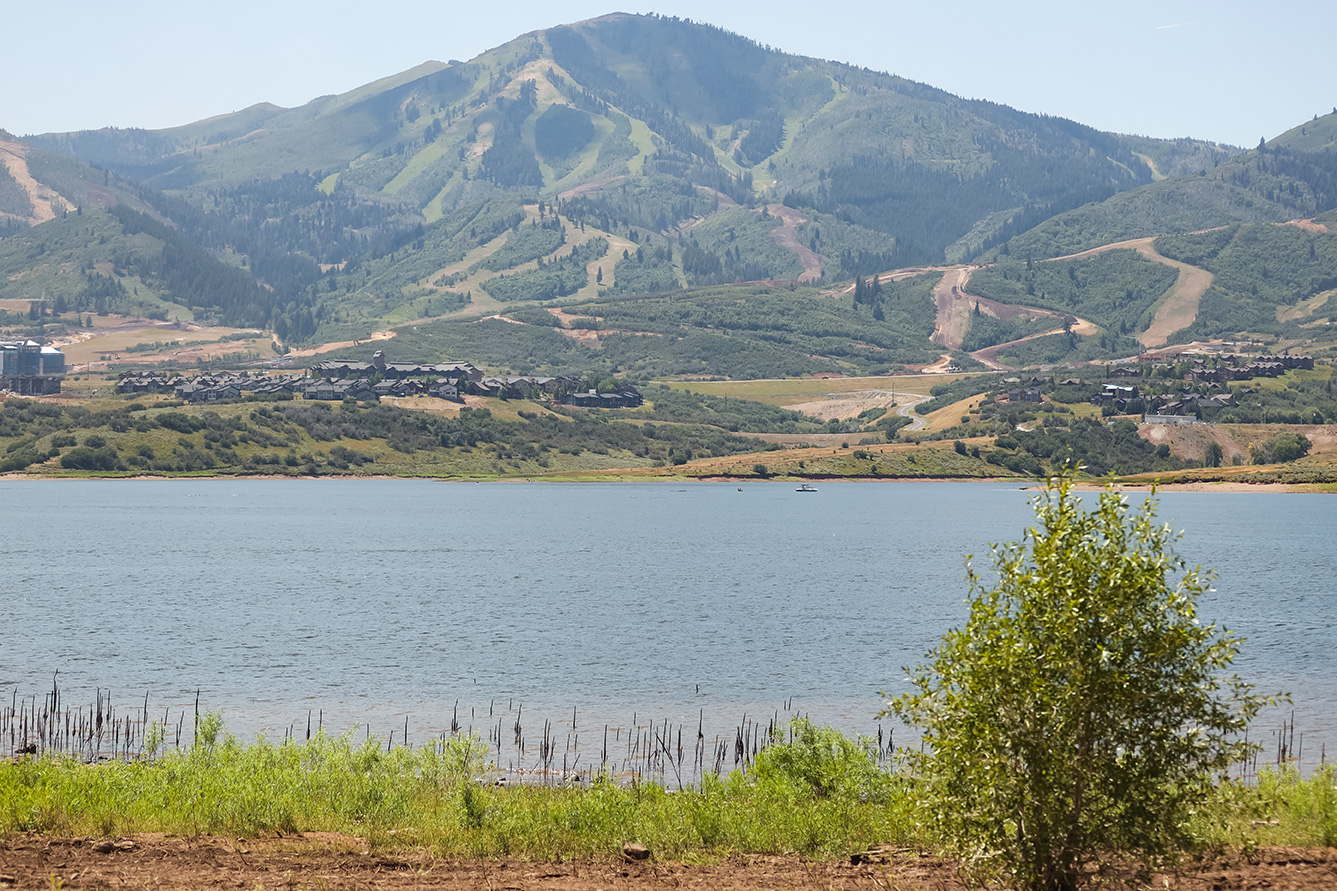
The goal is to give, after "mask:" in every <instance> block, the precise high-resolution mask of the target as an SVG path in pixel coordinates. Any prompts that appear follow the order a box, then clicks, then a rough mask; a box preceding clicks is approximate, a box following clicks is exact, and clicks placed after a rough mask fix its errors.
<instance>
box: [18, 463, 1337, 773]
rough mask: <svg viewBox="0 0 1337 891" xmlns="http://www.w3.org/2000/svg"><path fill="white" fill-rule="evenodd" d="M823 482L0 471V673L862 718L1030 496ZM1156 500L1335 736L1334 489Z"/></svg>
mask: <svg viewBox="0 0 1337 891" xmlns="http://www.w3.org/2000/svg"><path fill="white" fill-rule="evenodd" d="M819 488H820V491H819V492H818V493H817V494H813V495H802V494H798V493H796V492H795V491H794V485H793V484H788V483H779V482H775V483H743V484H741V491H740V484H732V483H728V484H725V483H720V484H714V483H693V484H687V485H675V484H665V483H654V484H621V483H602V484H572V483H561V484H545V483H492V484H482V485H479V484H473V483H442V482H428V481H398V480H375V481H275V480H254V481H232V480H207V481H206V480H200V481H68V482H56V481H44V482H27V481H20V482H3V483H0V499H2V500H0V503H3V505H4V508H5V513H6V515H7V517H8V522H7V523H6V526H7V529H6V535H5V562H6V568H7V572H6V576H7V584H6V594H5V595H4V600H5V604H6V605H5V608H4V611H3V624H4V626H5V632H4V635H3V638H2V639H0V693H3V694H10V695H6V696H5V699H6V700H8V699H10V698H11V697H12V696H13V695H17V696H18V697H20V698H21V697H23V696H28V695H32V694H37V696H38V700H39V702H40V698H41V694H42V692H43V691H45V690H48V689H50V687H51V679H52V677H53V675H54V673H55V672H57V671H59V683H60V686H61V688H62V689H63V690H64V692H65V701H66V702H67V703H70V702H81V701H82V702H91V701H92V699H93V698H94V692H93V691H94V689H95V688H97V687H101V688H104V689H105V688H111V690H112V695H113V698H114V700H115V701H116V702H117V703H118V704H121V705H124V706H127V707H129V706H133V705H135V704H136V703H138V704H142V701H143V699H144V697H145V695H146V694H147V695H148V696H149V699H150V711H151V712H153V711H155V710H156V711H157V712H162V711H163V710H164V709H166V710H168V711H169V712H170V713H172V714H175V713H177V712H178V711H179V710H180V709H182V708H190V707H193V706H192V703H193V700H194V696H195V691H196V690H197V689H198V690H199V691H200V696H201V701H202V703H203V705H204V707H206V708H211V709H219V710H222V712H223V713H224V716H225V719H226V721H227V724H228V726H229V728H230V729H231V730H233V731H235V732H238V733H239V734H243V735H247V734H252V733H254V732H256V731H262V730H266V731H268V732H269V733H271V734H273V733H281V732H283V731H285V730H286V729H287V728H288V727H289V726H291V725H296V726H297V727H298V728H304V726H305V721H306V716H307V714H308V711H313V712H316V713H317V714H320V713H322V712H323V720H324V724H325V726H326V727H328V728H334V729H339V730H341V729H344V728H347V727H351V726H354V725H363V726H369V727H370V728H371V729H372V731H373V732H375V733H378V734H379V735H381V736H382V737H384V736H385V734H386V733H387V732H388V731H389V730H391V729H396V728H400V729H401V732H402V725H403V722H404V718H405V716H408V717H409V718H410V721H411V726H410V739H415V738H423V737H426V736H428V735H431V734H437V733H440V732H441V731H442V730H444V729H445V728H447V727H448V726H449V724H450V721H451V719H452V715H458V717H459V721H460V724H461V725H462V726H465V727H474V728H486V727H489V726H490V727H493V728H494V729H495V728H496V726H497V725H498V724H499V722H500V721H501V720H502V717H501V716H506V717H505V721H506V724H507V727H509V726H510V722H511V721H512V720H513V719H514V718H515V716H516V710H517V709H523V714H525V715H527V716H529V717H526V718H525V722H526V723H527V724H530V722H533V721H538V722H539V723H540V724H541V722H542V720H543V719H544V718H545V717H546V718H551V719H553V720H554V721H556V720H559V719H560V720H562V721H564V722H565V724H566V726H567V729H570V725H571V722H572V719H573V712H574V718H575V721H576V724H577V726H578V728H590V727H596V726H600V725H602V724H604V723H608V722H612V723H614V724H621V725H629V724H630V723H631V721H632V717H633V715H635V717H636V721H637V722H644V721H645V720H646V719H647V716H649V718H651V719H658V718H661V717H662V718H664V719H668V720H671V721H674V722H682V723H690V724H691V726H692V728H693V729H695V727H696V724H697V722H698V720H703V721H704V722H705V724H706V725H707V730H709V729H710V726H711V724H712V722H714V724H715V726H716V727H717V728H718V729H722V730H731V728H732V727H733V726H734V725H736V724H737V723H738V722H739V721H740V720H741V718H742V716H743V715H744V714H746V715H749V716H760V717H761V719H762V720H765V719H767V718H768V717H770V716H773V715H775V714H776V713H780V714H781V715H782V716H783V714H784V713H785V712H787V711H790V710H792V711H793V712H797V713H806V714H810V715H812V716H813V717H814V718H816V719H818V720H820V721H823V722H829V723H834V724H837V725H838V726H841V727H843V728H846V729H848V730H854V731H861V732H868V731H872V730H874V729H875V728H876V721H875V719H874V715H875V713H876V712H877V710H878V708H879V707H880V704H881V702H882V699H881V697H880V696H879V691H881V690H887V691H890V692H895V691H898V690H900V689H902V687H901V678H902V674H903V673H902V671H901V667H902V666H906V665H911V664H914V663H916V662H917V661H919V659H920V657H921V656H922V655H923V654H924V653H925V651H926V650H928V649H929V648H930V647H932V646H933V645H934V643H935V642H936V641H937V639H938V637H939V636H940V635H941V634H942V632H943V631H945V630H947V629H948V628H949V627H952V626H955V625H959V624H960V623H961V622H962V621H963V620H964V618H965V603H964V598H965V595H966V585H965V580H964V568H963V559H964V556H965V555H966V554H970V553H973V554H975V555H977V560H976V563H977V566H979V567H981V568H986V567H987V566H988V555H989V544H990V542H994V541H1009V540H1015V539H1017V538H1019V537H1020V535H1021V533H1022V532H1023V530H1024V529H1025V527H1026V526H1027V525H1028V524H1029V522H1030V519H1031V516H1032V512H1031V508H1030V505H1029V499H1030V498H1031V497H1032V495H1031V493H1029V492H1026V491H1022V490H1021V489H1020V488H1018V487H1011V486H1004V485H997V484H987V483H955V484H954V483H895V484H874V483H822V484H821V485H820V486H819ZM1133 497H1134V499H1135V500H1136V499H1139V498H1140V497H1141V496H1133ZM1160 505H1161V509H1160V515H1161V517H1162V518H1163V519H1164V520H1166V521H1167V522H1169V523H1171V524H1172V525H1173V526H1174V527H1175V528H1180V529H1184V530H1186V534H1185V537H1184V538H1183V539H1182V540H1181V542H1180V543H1179V551H1180V553H1181V554H1182V556H1183V557H1184V558H1185V559H1186V560H1187V561H1188V562H1189V563H1190V564H1199V565H1202V566H1207V567H1214V568H1215V569H1216V571H1217V582H1216V586H1215V587H1216V590H1215V591H1214V592H1213V593H1211V594H1210V595H1208V596H1207V597H1206V598H1204V600H1203V601H1202V603H1201V610H1200V611H1201V614H1202V615H1203V617H1204V619H1207V620H1212V621H1218V622H1221V623H1223V624H1225V625H1226V626H1228V627H1230V628H1231V629H1233V630H1235V631H1237V632H1239V633H1241V634H1243V635H1245V636H1246V637H1248V642H1247V643H1246V644H1245V647H1244V651H1243V653H1242V655H1241V657H1240V658H1239V659H1238V660H1237V661H1236V668H1237V669H1238V671H1239V673H1240V674H1241V675H1242V676H1244V677H1245V678H1246V679H1249V680H1251V681H1253V682H1255V683H1256V684H1257V685H1258V686H1259V687H1260V688H1261V689H1263V690H1269V691H1271V690H1287V691H1290V692H1291V693H1292V694H1293V696H1294V700H1295V712H1296V722H1297V728H1298V733H1302V734H1305V735H1306V738H1307V739H1308V740H1309V741H1307V742H1306V743H1305V747H1306V752H1305V754H1306V760H1309V758H1308V756H1309V755H1311V754H1313V755H1314V756H1315V757H1316V756H1317V754H1318V752H1319V751H1321V748H1320V747H1321V746H1323V745H1326V744H1327V743H1333V744H1337V646H1335V644H1337V637H1335V636H1334V633H1333V624H1332V612H1333V608H1334V605H1335V604H1337V591H1335V590H1334V589H1335V588H1337V583H1334V572H1333V570H1334V567H1335V566H1337V556H1335V555H1334V550H1333V532H1334V530H1337V499H1335V498H1331V497H1324V496H1311V495H1282V494H1271V493H1257V494H1253V493H1251V494H1216V493H1210V494H1208V493H1169V494H1163V495H1161V496H1160ZM457 703H458V706H457ZM8 704H9V703H8V702H6V705H8ZM1287 714H1288V715H1289V711H1288V712H1287ZM702 716H704V717H702ZM1273 717H1274V718H1275V716H1273ZM888 723H889V722H888ZM531 726H533V725H532V724H531Z"/></svg>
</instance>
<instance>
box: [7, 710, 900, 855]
mask: <svg viewBox="0 0 1337 891" xmlns="http://www.w3.org/2000/svg"><path fill="white" fill-rule="evenodd" d="M202 726H206V727H207V730H206V732H205V733H203V734H201V736H202V738H203V739H204V741H203V742H201V743H200V744H198V745H195V746H193V747H191V748H188V749H185V750H169V751H167V752H166V753H163V754H161V755H160V756H159V757H156V758H143V759H139V760H134V761H131V762H129V763H126V762H120V761H113V762H106V763H102V764H95V765H89V764H83V763H81V762H78V761H75V760H73V759H69V758H66V757H62V756H46V757H42V758H35V759H30V760H22V761H17V762H8V763H4V764H0V834H3V833H8V832H40V833H51V834H59V835H85V836H86V835H92V836H105V835H128V834H132V833H138V832H167V833H171V834H177V835H183V836H187V837H190V836H198V835H231V836H255V835H259V834H266V833H272V832H280V833H293V832H311V831H332V832H348V833H355V834H359V835H365V836H366V837H367V838H368V840H369V841H370V842H371V843H372V844H376V845H384V846H390V845H400V846H402V845H412V846H427V847H430V848H433V849H435V850H436V851H437V852H438V853H439V854H441V855H443V856H470V857H516V858H521V859H545V860H555V859H564V858H570V857H586V858H605V859H606V858H611V857H616V856H618V855H619V854H620V852H621V848H622V845H623V844H624V843H626V842H628V841H639V842H641V843H643V844H645V845H647V846H649V847H650V849H651V850H653V851H654V852H655V854H656V856H658V857H661V858H666V859H675V860H683V859H700V858H707V857H713V856H720V855H725V854H729V853H732V852H769V853H799V854H806V855H810V856H821V857H835V856H843V855H847V854H849V853H850V852H852V851H857V850H864V849H866V848H867V847H869V846H871V845H873V844H879V843H885V842H887V841H895V840H904V839H908V838H909V835H910V832H911V829H912V826H913V820H912V802H913V796H911V795H909V794H906V787H907V784H908V782H909V781H908V780H905V779H902V778H898V777H895V776H893V775H891V774H889V773H887V772H885V771H884V770H882V769H881V768H880V767H878V765H877V763H876V760H875V757H874V754H873V753H872V751H871V750H870V749H869V748H868V747H866V746H865V745H864V744H863V743H860V742H856V741H854V740H850V739H847V738H845V737H843V736H841V735H840V734H839V733H837V732H836V731H833V730H829V729H822V728H817V727H814V726H813V725H811V724H810V723H808V722H805V721H797V722H796V723H795V725H794V728H793V730H794V733H793V735H792V741H791V742H775V743H773V744H772V745H770V746H767V747H766V748H765V749H763V750H762V752H761V753H760V754H759V755H758V756H757V757H756V759H755V761H754V762H753V764H752V767H751V770H750V771H749V772H748V773H747V774H744V773H743V772H741V771H735V772H733V773H730V774H728V775H726V776H715V775H709V774H708V775H707V776H706V778H705V780H704V781H703V782H702V783H701V784H700V785H698V786H695V787H690V788H687V789H684V790H682V791H681V792H679V793H677V794H673V793H670V792H669V791H667V790H666V789H665V788H664V787H663V786H662V785H659V784H657V783H653V782H638V783H634V784H622V783H618V782H614V781H612V780H611V779H608V778H602V777H596V778H595V781H594V782H593V783H592V784H591V785H590V786H589V787H588V788H568V787H551V786H546V787H545V786H531V785H523V786H513V787H495V786H492V785H483V786H480V785H479V783H478V782H477V781H478V780H479V779H480V778H481V777H482V776H483V775H484V773H485V768H486V765H485V764H484V760H483V753H484V750H485V747H484V745H483V744H482V743H481V742H480V741H479V740H478V739H477V738H474V737H465V736H456V737H451V738H449V739H447V740H444V741H437V742H435V743H433V744H431V745H428V746H426V747H421V748H414V749H407V748H404V747H402V746H401V747H396V748H393V749H390V750H388V751H387V748H386V746H385V745H384V743H383V742H381V741H379V740H377V739H375V738H371V739H368V740H367V741H365V742H355V741H354V740H353V739H352V735H351V733H350V734H344V735H342V736H339V737H329V736H325V735H317V736H315V737H314V738H313V739H311V740H309V741H307V742H302V743H299V742H293V741H285V742H283V743H281V744H274V743H270V742H267V741H264V740H260V741H258V742H256V743H253V744H249V745H247V744H242V743H240V742H238V741H237V740H236V739H234V738H232V737H230V736H226V735H222V734H221V733H220V732H219V726H220V725H219V722H217V721H216V719H215V720H214V721H212V722H211V721H210V720H209V719H208V718H206V720H205V722H204V724H203V725H202Z"/></svg>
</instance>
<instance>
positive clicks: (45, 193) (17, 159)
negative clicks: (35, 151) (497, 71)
mask: <svg viewBox="0 0 1337 891" xmlns="http://www.w3.org/2000/svg"><path fill="white" fill-rule="evenodd" d="M0 167H4V168H5V169H6V170H8V171H9V175H10V176H12V177H13V178H14V181H15V182H16V183H18V184H19V188H20V189H22V190H23V191H24V192H26V193H27V195H28V200H29V201H30V202H31V203H32V213H31V214H30V215H29V216H28V217H27V218H26V219H23V218H21V217H13V216H12V215H11V214H0V216H6V217H11V218H12V219H23V221H24V222H27V223H31V224H32V225H34V226H35V225H37V224H38V223H45V222H47V221H48V220H54V219H55V218H56V214H57V213H63V212H64V211H67V210H73V209H74V205H73V204H72V203H71V202H69V201H67V200H65V198H64V196H62V195H60V194H59V193H57V192H56V191H55V190H53V189H51V188H49V187H47V186H46V185H44V184H43V183H39V182H38V181H37V180H35V179H33V176H32V174H31V173H29V172H28V147H27V146H26V145H24V144H22V143H19V142H9V141H8V140H4V141H0Z"/></svg>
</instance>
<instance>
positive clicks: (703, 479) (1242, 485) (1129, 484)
mask: <svg viewBox="0 0 1337 891" xmlns="http://www.w3.org/2000/svg"><path fill="white" fill-rule="evenodd" d="M634 470H639V468H636V469H634ZM187 480H191V481H214V482H224V481H226V482H240V481H249V480H259V481H280V480H305V481H310V482H333V481H346V482H348V481H375V480H405V481H417V482H432V483H990V484H993V485H997V484H1000V483H1005V484H1009V485H1015V486H1017V487H1019V488H1023V489H1037V490H1038V489H1042V488H1044V485H1045V483H1044V480H1040V479H1026V478H1023V477H943V476H924V477H909V476H902V477H888V476H878V477H873V476H780V475H777V476H773V477H769V478H765V479H761V478H758V477H755V476H730V475H727V474H715V475H710V476H670V475H661V476H652V475H646V474H641V473H634V472H633V473H632V474H626V473H622V472H618V471H606V472H603V473H602V474H600V475H591V476H589V477H583V476H582V477H580V478H573V477H572V476H569V475H554V476H552V477H541V476H540V477H532V476H514V477H478V478H470V477H446V476H401V475H394V474H358V475H352V474H350V475H346V476H345V475H325V476H301V475H291V476H290V475H287V474H245V475H241V474H239V475H228V474H213V475H208V476H185V475H182V476H162V475H155V474H135V475H126V476H114V475H106V476H100V475H87V476H74V475H70V476H64V475H62V476H54V475H38V474H24V473H5V474H0V483H8V482H27V481H32V482H81V481H82V482H87V481H93V482H176V481H187ZM1115 485H1116V487H1117V488H1119V489H1126V490H1130V491H1139V490H1145V491H1150V490H1151V489H1152V488H1153V487H1154V488H1155V490H1156V491H1157V492H1207V493H1211V492H1217V493H1223V494H1248V493H1250V492H1253V493H1274V494H1290V495H1332V494H1337V484H1331V483H1251V482H1243V481H1237V480H1221V481H1206V480H1194V481H1190V482H1156V481H1142V480H1116V481H1115ZM1104 487H1105V484H1104V482H1103V481H1101V480H1096V479H1090V480H1081V481H1078V482H1076V483H1074V485H1073V488H1074V489H1076V490H1078V491H1083V492H1096V491H1100V490H1101V489H1103V488H1104Z"/></svg>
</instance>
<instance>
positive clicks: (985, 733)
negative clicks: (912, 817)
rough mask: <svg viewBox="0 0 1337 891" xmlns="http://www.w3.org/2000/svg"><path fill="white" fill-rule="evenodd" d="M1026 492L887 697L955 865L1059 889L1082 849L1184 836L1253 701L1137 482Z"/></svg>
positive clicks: (1135, 848)
mask: <svg viewBox="0 0 1337 891" xmlns="http://www.w3.org/2000/svg"><path fill="white" fill-rule="evenodd" d="M1035 507H1036V516H1037V520H1038V521H1039V523H1038V526H1037V527H1036V528H1034V529H1031V530H1030V531H1029V532H1028V533H1027V535H1026V537H1025V539H1023V541H1022V542H1021V543H1014V544H1009V545H1004V546H1002V547H999V548H996V549H995V554H994V563H995V568H996V570H997V573H998V582H997V585H996V586H994V587H992V588H986V587H985V586H984V583H983V581H982V580H981V579H980V577H979V576H978V575H976V573H975V572H974V570H973V569H968V576H969V581H970V586H971V602H970V619H969V621H968V622H967V623H966V626H965V628H964V629H961V630H953V631H950V632H948V633H947V634H946V635H944V637H943V640H942V643H941V644H940V645H939V646H938V647H937V648H935V649H934V650H933V651H932V652H930V653H929V654H928V661H927V663H926V664H924V665H921V666H920V667H918V668H917V669H915V670H914V671H913V673H912V675H911V677H910V681H911V683H912V685H913V692H911V693H908V694H906V695H903V696H900V697H898V698H896V699H894V700H893V701H891V702H889V703H888V711H889V712H891V713H894V714H896V715H898V716H900V717H901V718H902V719H903V720H905V721H907V722H908V723H911V724H915V725H918V726H919V727H921V728H922V730H923V738H924V741H925V743H926V746H925V754H923V755H922V756H921V757H920V759H919V764H918V767H919V769H920V770H921V772H922V775H923V776H924V778H925V779H926V781H927V789H928V794H929V795H930V797H931V799H932V800H931V801H930V802H928V803H927V804H928V805H929V808H930V810H929V812H930V813H933V814H935V815H936V816H937V819H938V820H939V821H940V826H939V828H940V829H941V830H943V831H944V832H945V834H946V836H947V837H948V838H949V839H952V840H953V841H954V843H955V844H956V846H957V853H958V854H959V855H960V856H962V858H963V860H964V861H965V862H966V863H967V864H970V865H972V866H974V867H977V868H980V869H984V870H989V871H992V870H998V871H1001V872H1002V873H1003V874H1004V876H1006V877H1007V878H1009V879H1010V880H1011V881H1012V882H1014V883H1015V884H1016V885H1018V886H1020V887H1022V888H1025V889H1032V891H1070V889H1074V888H1077V887H1079V886H1081V885H1082V884H1084V883H1085V881H1086V880H1087V879H1088V878H1089V877H1090V876H1091V875H1092V873H1093V869H1092V867H1093V865H1096V864H1104V865H1113V864H1115V863H1118V862H1120V861H1121V860H1123V859H1124V858H1132V859H1134V860H1136V861H1140V862H1142V863H1150V862H1152V861H1154V860H1156V859H1157V858H1158V857H1159V856H1161V855H1164V854H1167V853H1170V852H1173V851H1175V850H1177V849H1180V848H1182V847H1183V846H1184V845H1185V844H1186V843H1188V842H1189V841H1190V839H1189V837H1188V834H1187V825H1186V824H1187V820H1188V817H1189V815H1190V812H1191V811H1192V809H1193V808H1194V807H1195V806H1196V805H1198V804H1200V803H1201V802H1203V800H1204V799H1205V798H1206V797H1207V795H1208V794H1209V793H1210V791H1211V787H1212V784H1213V782H1214V781H1215V780H1216V778H1217V777H1218V776H1220V775H1221V774H1222V773H1224V771H1225V770H1226V769H1227V768H1228V767H1229V766H1230V765H1231V764H1233V763H1235V762H1237V761H1239V760H1241V759H1243V758H1244V757H1245V756H1246V754H1247V753H1249V752H1250V751H1251V750H1252V747H1251V746H1249V745H1248V744H1247V743H1245V742H1244V741H1243V739H1242V738H1241V736H1242V731H1243V730H1244V729H1245V726H1246V724H1247V722H1248V721H1249V720H1250V719H1251V718H1252V717H1253V716H1254V715H1256V714H1257V712H1258V710H1259V709H1260V708H1261V707H1262V706H1263V705H1264V704H1266V703H1267V701H1268V700H1266V699H1265V698H1264V697H1260V696H1257V695H1255V694H1254V693H1253V691H1252V687H1251V686H1250V685H1248V684H1245V683H1243V682H1242V681H1240V680H1239V679H1238V678H1237V677H1234V676H1228V675H1227V674H1226V671H1227V669H1228V668H1229V666H1230V663H1231V661H1232V660H1233V658H1234V656H1235V654H1236V653H1237V652H1238V650H1239V645H1240V642H1241V641H1240V638H1237V637H1234V636H1232V635H1230V634H1228V633H1227V632H1225V631H1223V630H1220V629H1218V628H1217V627H1216V626H1215V625H1210V624H1208V625H1204V624H1200V623H1199V621H1198V619H1197V615H1196V607H1197V601H1198V598H1199V597H1200V596H1201V595H1202V593H1203V592H1204V591H1206V590H1207V577H1206V576H1204V574H1202V573H1201V572H1199V571H1198V570H1187V571H1186V570H1185V566H1184V563H1183V561H1182V560H1180V559H1179V558H1178V557H1177V556H1176V555H1175V554H1174V552H1173V550H1172V548H1171V546H1170V532H1169V529H1168V528H1167V527H1166V526H1164V525H1159V524H1157V523H1156V521H1155V507H1154V504H1153V502H1152V501H1151V500H1150V499H1148V500H1147V502H1146V503H1145V504H1144V505H1143V506H1142V507H1141V508H1140V509H1138V510H1136V511H1130V510H1129V507H1128V504H1127V502H1126V501H1125V499H1124V498H1123V497H1122V496H1121V495H1119V494H1118V493H1116V492H1115V491H1114V490H1113V489H1112V487H1111V488H1107V489H1106V490H1105V491H1104V492H1102V493H1101V495H1100V498H1099V504H1098V506H1097V507H1096V508H1095V509H1094V510H1093V511H1090V512H1088V511H1086V510H1085V509H1084V508H1083V506H1082V504H1081V502H1080V501H1079V500H1078V499H1077V498H1076V497H1075V496H1074V495H1073V493H1072V491H1071V480H1069V479H1066V478H1064V479H1060V480H1058V481H1055V482H1051V483H1050V485H1049V486H1048V487H1047V488H1046V491H1045V493H1044V494H1043V495H1042V496H1040V497H1039V498H1038V499H1037V500H1036V504H1035Z"/></svg>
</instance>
